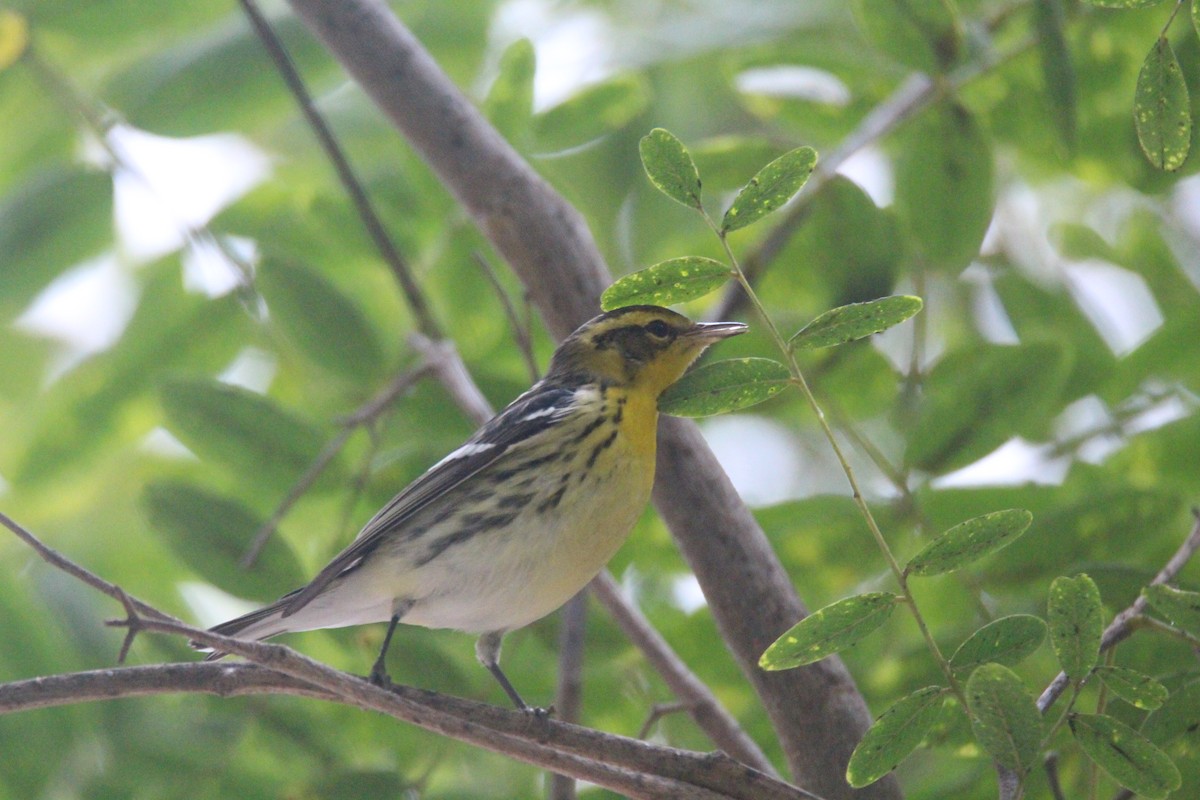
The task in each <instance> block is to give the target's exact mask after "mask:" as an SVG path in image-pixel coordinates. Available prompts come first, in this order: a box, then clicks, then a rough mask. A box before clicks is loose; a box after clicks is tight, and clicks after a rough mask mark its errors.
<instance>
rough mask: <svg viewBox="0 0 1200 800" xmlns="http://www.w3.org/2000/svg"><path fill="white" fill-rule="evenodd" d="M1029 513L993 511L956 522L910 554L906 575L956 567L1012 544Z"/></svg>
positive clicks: (1027, 522)
mask: <svg viewBox="0 0 1200 800" xmlns="http://www.w3.org/2000/svg"><path fill="white" fill-rule="evenodd" d="M1032 522H1033V515H1032V514H1030V513H1029V512H1028V511H1026V510H1025V509H1023V508H1010V509H1008V510H1006V511H993V512H992V513H990V514H984V515H983V516H981V517H975V518H974V519H969V520H967V521H966V522H960V523H959V524H957V525H955V526H954V527H953V528H951V529H950V530H948V531H946V532H945V533H943V534H942V535H941V536H939V537H938V538H936V539H934V540H933V541H932V542H930V543H929V544H927V545H925V547H924V548H922V549H921V552H919V553H917V554H916V555H915V556H913V557H912V560H910V561H909V562H908V566H906V567H905V568H904V571H905V572H906V573H908V574H910V575H926V576H927V575H940V574H942V573H943V572H952V571H954V570H956V569H960V568H962V567H964V566H966V565H967V564H970V563H971V562H972V561H977V560H979V559H981V558H983V557H984V556H987V555H991V554H992V553H995V552H996V551H998V550H1001V549H1003V548H1005V547H1007V546H1008V545H1010V544H1012V543H1013V542H1014V541H1015V540H1016V538H1017V537H1018V536H1020V535H1021V534H1023V533H1024V532H1025V531H1026V530H1027V529H1028V528H1029V525H1030V523H1032Z"/></svg>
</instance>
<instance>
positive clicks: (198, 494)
mask: <svg viewBox="0 0 1200 800" xmlns="http://www.w3.org/2000/svg"><path fill="white" fill-rule="evenodd" d="M142 505H143V506H144V507H145V509H146V513H147V515H148V517H149V519H150V525H151V526H152V527H153V528H154V529H155V531H156V532H158V533H159V534H160V535H161V536H162V537H163V539H164V540H165V541H166V543H167V544H168V545H169V546H170V548H171V550H172V551H174V552H175V554H176V555H177V556H179V558H180V559H181V560H182V561H183V562H184V563H185V564H187V565H188V566H189V567H191V569H192V570H193V571H195V572H196V573H197V574H198V575H200V576H202V577H203V578H204V579H205V580H207V581H209V582H210V583H212V584H214V585H216V586H219V587H220V588H222V589H224V590H225V591H227V592H230V593H231V594H235V595H237V596H238V597H248V598H252V599H255V600H264V601H266V600H274V599H275V598H277V597H279V595H281V594H283V592H285V591H287V590H288V589H292V588H295V587H296V586H298V585H300V583H301V582H302V581H303V575H302V573H301V569H300V564H299V562H298V561H297V560H296V557H295V555H294V554H293V553H292V551H291V549H290V548H288V546H287V545H286V544H285V543H284V541H283V539H282V538H280V537H279V536H278V535H276V536H272V537H271V538H270V539H268V540H267V544H266V546H265V547H264V548H263V550H262V553H261V554H260V556H259V558H258V562H257V563H256V565H255V567H254V569H249V570H248V569H245V568H244V567H242V566H241V564H240V561H241V558H242V556H243V555H244V554H245V552H246V550H247V548H249V546H250V543H251V541H253V539H254V535H255V534H256V533H257V532H258V530H259V527H260V526H261V525H262V523H263V520H262V519H261V518H259V517H258V516H257V515H256V514H254V513H253V512H252V511H250V510H249V509H248V508H246V507H245V506H243V505H242V504H240V503H238V502H236V501H234V500H231V499H229V498H226V497H220V496H218V495H215V494H212V493H210V492H207V491H204V490H203V489H198V488H196V487H194V486H191V485H188V484H186V483H182V482H178V481H157V482H154V483H150V484H148V485H147V486H146V487H145V489H144V490H143V492H142Z"/></svg>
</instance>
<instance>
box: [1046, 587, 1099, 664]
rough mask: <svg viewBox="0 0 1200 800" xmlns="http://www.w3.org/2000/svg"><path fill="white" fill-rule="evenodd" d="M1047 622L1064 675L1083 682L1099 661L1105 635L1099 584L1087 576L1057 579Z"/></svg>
mask: <svg viewBox="0 0 1200 800" xmlns="http://www.w3.org/2000/svg"><path fill="white" fill-rule="evenodd" d="M1046 619H1047V621H1048V622H1049V623H1050V644H1052V645H1053V646H1054V654H1055V655H1056V656H1058V663H1059V664H1060V665H1061V666H1062V669H1063V672H1065V673H1067V676H1068V677H1069V678H1070V679H1071V680H1073V681H1081V680H1083V679H1084V678H1086V677H1087V676H1088V674H1089V673H1090V672H1091V671H1092V667H1094V666H1096V662H1097V661H1099V660H1100V638H1101V637H1102V636H1103V635H1104V606H1103V605H1102V604H1101V602H1100V590H1099V589H1098V588H1096V582H1095V581H1093V580H1092V579H1091V578H1089V577H1088V576H1087V575H1079V576H1077V577H1074V578H1067V577H1061V578H1055V579H1054V583H1052V584H1050V602H1049V605H1048V607H1047V610H1046Z"/></svg>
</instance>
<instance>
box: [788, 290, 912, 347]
mask: <svg viewBox="0 0 1200 800" xmlns="http://www.w3.org/2000/svg"><path fill="white" fill-rule="evenodd" d="M921 305H922V303H921V298H919V297H913V296H911V295H894V296H892V297H881V298H879V299H878V300H869V301H867V302H865V303H850V304H849V305H845V306H839V307H838V308H831V309H829V310H828V311H826V312H825V313H824V314H821V315H820V316H819V317H817V318H816V319H814V320H813V321H812V322H810V323H808V324H807V325H805V326H804V327H803V328H801V329H800V332H799V333H797V334H796V335H795V336H793V337H792V338H791V341H790V342H788V344H790V345H791V347H792V348H793V349H796V350H799V349H806V350H812V349H815V348H818V347H833V346H834V345H839V344H846V343H847V342H853V341H855V340H856V339H862V338H865V337H867V336H871V335H872V334H876V333H879V332H880V331H886V330H887V329H888V328H891V327H892V326H894V325H899V324H900V323H901V322H904V320H906V319H908V318H909V317H911V316H913V315H914V314H916V313H917V312H918V311H920V310H921Z"/></svg>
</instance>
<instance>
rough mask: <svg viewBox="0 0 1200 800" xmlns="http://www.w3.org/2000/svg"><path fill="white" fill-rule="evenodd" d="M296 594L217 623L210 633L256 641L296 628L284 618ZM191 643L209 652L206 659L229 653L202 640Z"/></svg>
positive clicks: (213, 658)
mask: <svg viewBox="0 0 1200 800" xmlns="http://www.w3.org/2000/svg"><path fill="white" fill-rule="evenodd" d="M295 594H296V592H292V593H291V594H287V595H284V596H283V597H281V598H280V599H278V600H276V601H275V602H274V603H272V604H271V605H269V606H265V607H263V608H260V609H258V610H257V611H251V612H250V613H249V614H243V615H242V616H240V617H238V618H236V619H231V620H229V621H228V622H222V623H221V624H220V625H216V626H214V627H212V628H209V629H208V630H209V632H210V633H217V634H220V635H221V636H236V637H237V638H239V639H251V640H253V641H256V642H257V641H262V640H263V639H269V638H271V637H272V636H278V635H279V634H281V633H288V632H289V631H293V630H296V628H295V627H294V626H293V625H292V624H289V620H286V619H284V616H283V612H284V609H285V608H286V606H287V605H288V603H289V602H290V601H291V599H292V596H293V595H295ZM189 644H191V646H192V647H194V648H196V649H197V650H200V651H203V652H207V653H208V656H207V657H206V658H205V661H215V660H216V659H218V658H223V657H224V656H226V655H227V653H223V652H221V651H220V650H213V648H211V647H209V646H208V645H206V644H202V643H200V642H196V641H193V642H190V643H189Z"/></svg>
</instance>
